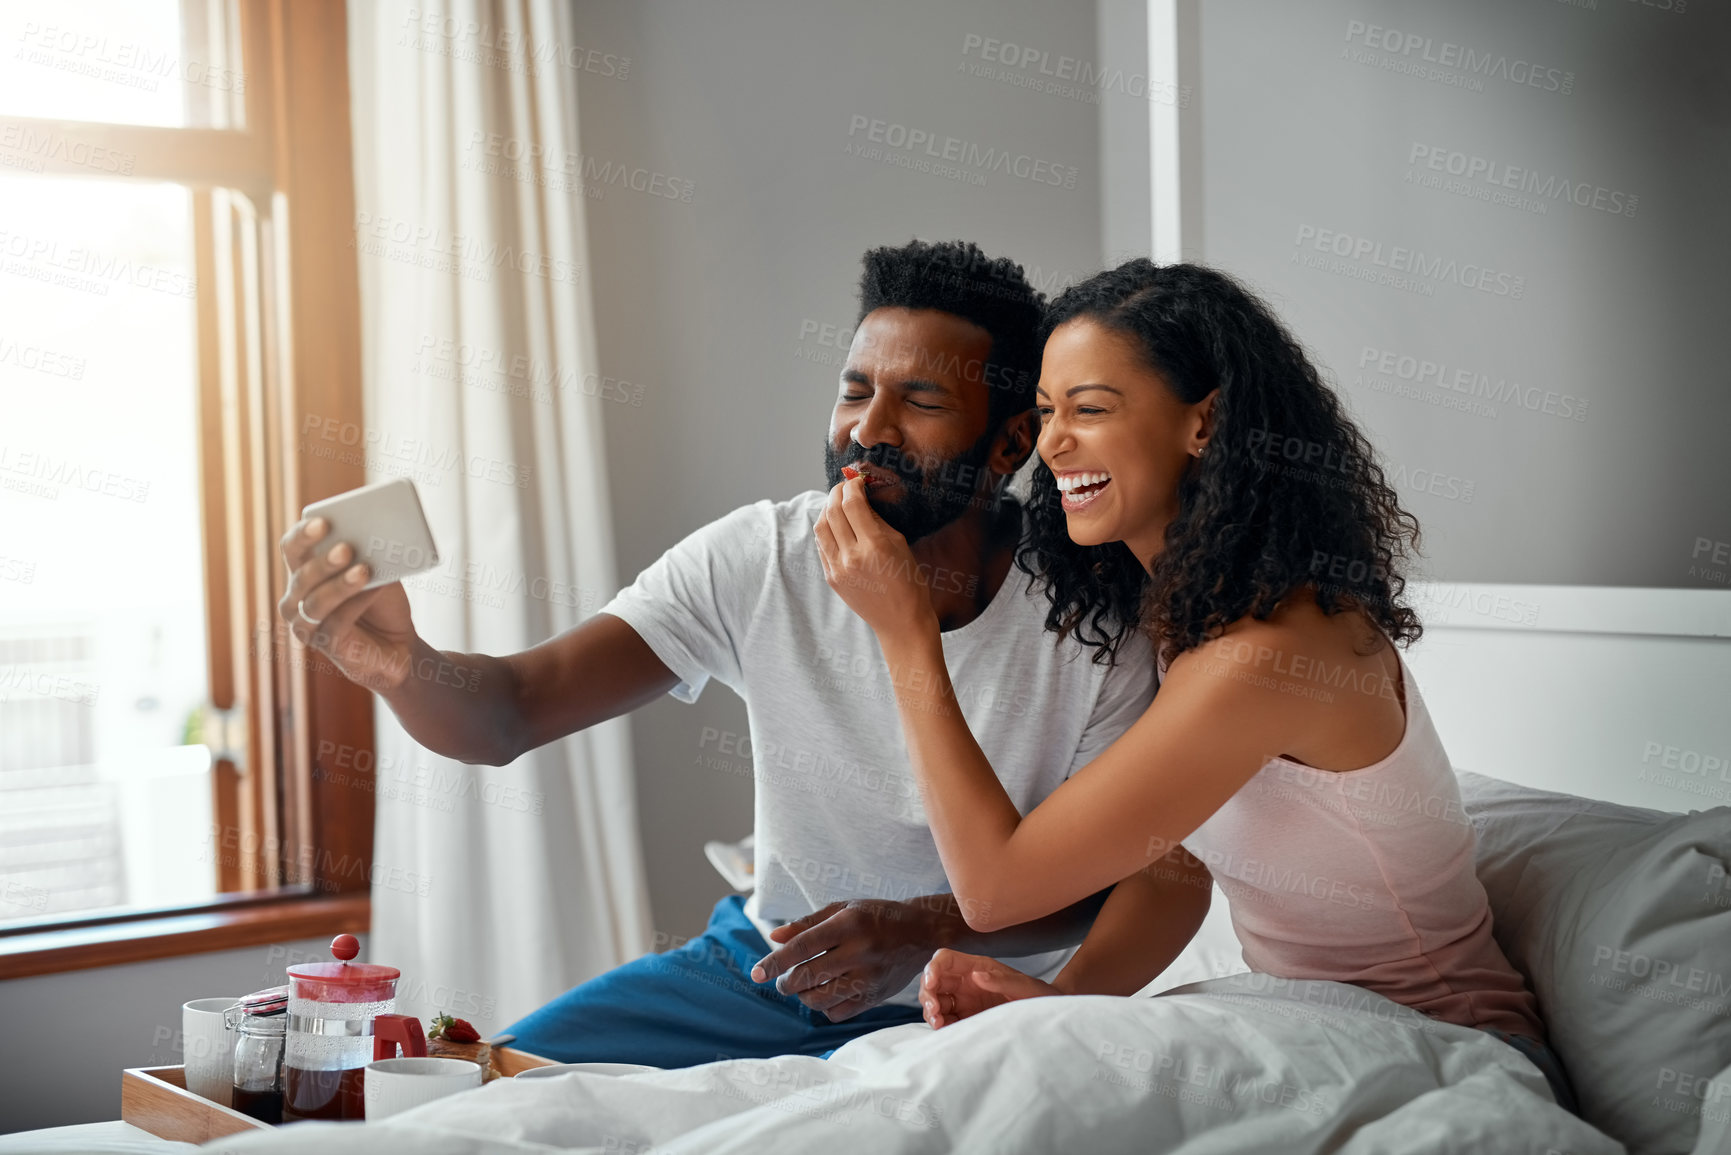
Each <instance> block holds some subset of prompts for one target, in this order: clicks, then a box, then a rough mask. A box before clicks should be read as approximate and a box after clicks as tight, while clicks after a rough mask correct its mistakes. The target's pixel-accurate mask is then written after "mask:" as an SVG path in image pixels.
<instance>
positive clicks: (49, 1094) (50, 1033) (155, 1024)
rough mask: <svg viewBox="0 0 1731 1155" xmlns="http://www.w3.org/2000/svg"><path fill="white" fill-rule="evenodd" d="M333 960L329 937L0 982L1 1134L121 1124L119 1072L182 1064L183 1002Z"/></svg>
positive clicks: (235, 991) (241, 989) (280, 979)
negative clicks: (1, 1042) (4, 1040)
mask: <svg viewBox="0 0 1731 1155" xmlns="http://www.w3.org/2000/svg"><path fill="white" fill-rule="evenodd" d="M357 937H359V938H360V940H361V953H360V955H359V956H358V957H360V958H363V959H368V958H370V956H369V955H368V954H367V936H366V935H359V936H357ZM328 958H330V939H328V938H325V939H308V940H304V941H296V942H288V943H272V944H269V945H265V946H254V947H247V948H245V949H244V950H226V951H211V952H209V953H206V954H192V955H185V956H183V957H181V958H165V959H152V960H151V961H149V962H142V963H132V964H129V965H127V966H117V967H97V968H95V969H93V970H82V971H68V972H67V973H65V974H58V975H34V976H32V977H30V978H24V979H10V980H8V981H6V982H0V1021H3V1022H4V1023H5V1029H6V1033H7V1036H8V1037H9V1038H11V1039H12V1043H11V1044H10V1045H8V1046H5V1047H0V1087H4V1088H5V1091H4V1093H0V1132H8V1131H30V1130H33V1129H35V1128H38V1127H63V1126H67V1125H69V1124H73V1123H96V1122H100V1121H102V1120H104V1119H118V1118H120V1072H121V1071H123V1070H125V1069H126V1068H127V1067H174V1066H179V1065H180V1064H181V1063H183V1062H184V1061H185V1060H184V1059H183V1057H182V1049H183V1048H182V1041H181V1035H180V1006H181V1004H182V1003H185V1002H190V1001H191V1000H193V999H205V998H216V997H219V996H225V995H245V994H250V993H252V992H253V991H257V990H263V989H264V988H265V987H274V986H281V985H282V984H283V983H285V982H287V981H288V976H287V975H286V974H284V968H286V967H288V966H290V965H292V964H295V963H302V962H314V961H318V960H320V959H328ZM378 961H380V962H388V961H389V960H386V959H380V960H378Z"/></svg>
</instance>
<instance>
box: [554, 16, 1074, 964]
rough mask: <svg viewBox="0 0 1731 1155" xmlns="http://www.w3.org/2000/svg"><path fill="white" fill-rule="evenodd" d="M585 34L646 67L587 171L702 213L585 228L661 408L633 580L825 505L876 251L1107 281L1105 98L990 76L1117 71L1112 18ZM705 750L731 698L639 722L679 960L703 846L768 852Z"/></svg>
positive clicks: (602, 90)
mask: <svg viewBox="0 0 1731 1155" xmlns="http://www.w3.org/2000/svg"><path fill="white" fill-rule="evenodd" d="M578 32H579V35H580V36H581V37H582V38H583V40H584V43H585V46H586V47H590V48H593V49H596V50H599V51H603V52H607V53H613V54H616V55H619V56H626V57H629V58H630V65H629V68H628V70H627V74H626V76H625V77H624V78H623V79H621V78H619V77H618V76H606V75H601V74H600V73H598V72H585V73H583V74H582V75H581V77H580V82H579V83H580V87H579V112H580V116H581V131H582V133H583V140H582V150H583V152H584V153H585V154H586V155H587V156H588V157H589V158H592V159H593V161H594V162H595V163H596V164H597V165H599V164H603V163H606V162H612V163H614V164H616V165H629V166H634V167H642V168H645V169H649V170H652V171H654V172H659V173H660V174H662V176H663V177H664V178H667V181H677V182H689V187H690V190H691V199H690V202H689V203H685V202H684V201H683V200H681V199H678V198H669V197H658V196H655V195H652V194H649V193H634V192H632V191H630V190H629V189H627V188H624V187H623V186H615V187H608V188H605V189H604V190H603V191H604V195H603V196H601V197H599V198H596V197H593V196H591V198H590V199H589V200H588V202H587V205H588V211H589V230H590V244H591V249H592V254H593V263H594V276H595V280H596V284H597V285H598V286H599V300H598V303H597V317H596V320H597V324H598V329H599V334H600V336H599V353H600V358H601V368H602V371H603V372H604V373H606V374H610V375H613V376H617V377H621V378H624V379H626V380H628V381H631V382H634V383H641V384H642V385H643V386H644V401H643V404H642V405H641V406H640V407H630V406H623V405H622V406H612V407H609V408H610V409H613V410H615V411H614V412H610V413H609V414H608V415H607V452H608V459H609V462H610V474H611V479H612V486H613V491H612V499H613V514H614V520H615V528H616V532H617V534H618V541H619V559H620V569H621V578H622V580H629V579H630V578H632V577H633V576H634V575H635V574H636V573H637V572H638V571H639V570H641V569H642V568H643V567H644V566H646V565H648V564H649V563H650V562H651V561H653V560H654V559H655V558H656V557H658V556H659V555H660V554H661V553H662V551H664V550H666V549H667V548H668V547H669V546H671V545H673V544H674V543H675V542H677V541H678V540H679V539H680V538H681V537H682V536H683V535H685V534H686V533H689V532H690V531H692V530H694V529H696V528H697V527H698V526H700V525H703V524H704V523H706V522H708V521H710V520H712V519H714V518H716V517H719V516H721V515H722V514H724V513H726V512H727V511H729V510H731V509H734V508H736V507H737V506H739V505H742V504H745V503H748V502H752V501H755V500H758V499H760V498H765V497H768V498H774V499H782V498H786V497H789V496H791V495H793V494H795V493H798V492H800V491H802V490H806V489H812V488H821V487H822V486H823V472H822V465H821V461H822V458H821V447H820V443H821V440H822V437H823V435H824V432H825V430H826V428H827V426H828V418H829V411H830V408H831V405H832V404H833V398H834V395H835V390H836V380H837V372H838V368H839V364H840V359H841V358H842V356H843V351H844V350H845V348H846V345H847V340H848V330H849V329H850V328H851V325H852V322H853V319H854V309H855V297H854V286H855V282H856V281H857V279H858V276H859V258H860V254H861V253H862V252H863V251H864V250H865V249H867V248H869V247H871V246H874V245H880V244H887V243H901V242H904V241H906V240H908V239H910V238H911V237H915V236H918V237H921V238H926V239H943V238H954V237H965V238H968V239H971V240H974V241H976V242H978V243H979V244H980V245H981V246H982V247H983V248H985V249H986V250H987V251H988V252H991V253H993V254H998V253H1004V254H1008V255H1010V256H1013V257H1015V258H1016V259H1018V260H1019V261H1021V262H1022V263H1023V264H1024V265H1027V266H1030V274H1031V276H1032V277H1033V278H1034V279H1035V280H1036V283H1037V284H1041V285H1042V286H1043V287H1047V288H1050V287H1053V286H1055V285H1058V284H1061V283H1065V282H1069V281H1074V280H1076V279H1077V278H1078V277H1080V276H1084V275H1086V274H1088V273H1090V272H1092V271H1093V270H1094V269H1096V268H1097V267H1098V266H1099V264H1100V262H1101V259H1102V249H1101V201H1102V196H1103V192H1102V184H1101V180H1100V175H1099V173H1100V156H1099V146H1098V113H1099V105H1098V102H1097V100H1098V98H1097V96H1095V95H1094V94H1092V93H1085V92H1063V91H1059V92H1048V91H1045V90H1044V88H1043V87H1042V88H1040V89H1036V88H1030V87H1026V86H1025V85H1027V84H1030V83H1035V84H1040V85H1042V86H1043V85H1045V84H1046V83H1047V82H1048V81H1049V80H1050V79H1051V78H1049V77H1044V76H1041V75H1040V72H1039V66H1038V64H1037V63H1030V64H1028V65H1026V66H1021V65H1020V60H1019V57H1020V55H1021V53H1020V51H1018V53H1017V58H1018V67H1016V68H1004V67H1003V66H1002V65H1000V64H997V63H995V62H989V61H985V60H982V59H981V56H982V52H983V50H984V45H985V42H986V41H987V40H995V41H1010V42H1014V43H1016V44H1017V46H1018V49H1023V48H1031V49H1035V50H1039V51H1044V52H1046V53H1047V57H1046V59H1047V60H1048V61H1049V62H1050V63H1049V64H1048V65H1047V67H1049V68H1052V69H1054V70H1055V69H1056V68H1057V64H1056V61H1057V60H1058V58H1059V57H1065V56H1067V57H1070V58H1072V59H1074V60H1078V61H1084V60H1085V61H1090V62H1097V56H1096V53H1097V43H1096V30H1095V16H1094V7H1093V4H1092V3H1071V4H1052V3H1046V4H1038V5H1036V4H1030V3H1003V2H1001V0H962V2H957V3H946V4H944V5H942V6H936V5H930V4H926V3H920V2H917V0H897V2H894V3H874V4H859V3H843V2H840V0H815V2H814V0H755V2H742V3H727V4H714V3H706V2H700V0H630V2H627V0H608V2H594V3H587V2H586V3H583V4H580V5H579V6H578ZM970 36H974V37H978V43H977V45H976V42H974V41H970V40H969V37H970ZM970 45H976V46H974V47H970ZM998 54H999V55H1002V54H1003V53H1002V52H1001V51H1000V52H999V53H998ZM970 66H974V67H977V68H983V69H984V71H985V72H986V73H987V75H974V74H973V73H971V72H970V71H969V67H970ZM1000 70H1001V72H1000ZM1018 82H1020V83H1018ZM856 117H862V118H865V120H866V121H867V122H868V123H869V122H870V121H872V120H881V121H884V122H886V128H885V130H884V134H885V135H888V133H889V132H890V131H891V130H890V129H888V127H887V126H888V125H902V126H906V127H907V128H909V129H917V130H922V131H925V132H928V133H930V134H932V135H933V136H934V137H937V138H943V137H950V136H953V137H956V138H959V139H960V140H962V141H964V142H967V143H968V144H971V145H974V146H976V148H977V149H978V150H979V151H980V152H983V151H984V150H986V149H997V150H999V151H1008V152H1010V153H1013V154H1026V155H1028V156H1030V157H1032V158H1035V159H1039V160H1044V161H1047V162H1049V163H1052V164H1057V165H1062V166H1066V167H1073V168H1074V169H1075V170H1076V175H1075V182H1074V187H1073V188H1065V187H1062V186H1061V185H1060V186H1057V187H1054V186H1051V185H1047V184H1042V183H1037V182H1035V181H1034V180H1031V179H1019V178H1017V177H1016V176H1014V175H1010V174H1007V173H1003V172H983V173H980V172H978V170H976V169H970V170H969V173H970V174H974V175H979V176H983V178H984V182H983V183H975V181H974V179H973V175H970V177H969V179H967V180H955V179H950V178H948V177H946V176H943V175H938V174H934V173H931V172H924V171H916V170H914V169H910V168H907V167H899V166H897V165H896V164H894V163H891V160H890V159H885V158H893V159H906V158H908V157H910V156H914V157H917V156H919V155H920V152H913V153H910V152H909V150H907V149H905V148H902V149H897V148H891V147H888V145H887V144H880V145H879V147H880V149H881V155H880V158H879V159H872V158H870V157H867V156H857V155H850V154H849V151H848V150H849V146H850V144H851V145H854V146H860V145H864V146H867V148H868V149H869V148H870V146H871V145H872V144H873V142H872V141H870V140H869V139H868V138H869V136H870V135H871V130H870V129H869V127H868V128H867V129H864V130H860V129H858V128H857V127H855V126H856V125H857V123H858V122H857V121H856V120H855V118H856ZM850 130H851V132H852V135H850ZM897 135H898V139H899V133H898V134H897ZM921 151H923V150H921ZM639 183H642V182H639ZM664 184H665V187H671V188H677V189H683V188H684V187H685V185H683V184H677V185H676V184H670V183H666V182H664ZM825 326H833V327H834V329H835V330H839V333H834V332H833V331H832V332H830V333H826V330H825V328H824V327H825ZM814 329H815V332H814V331H813V330H814ZM826 336H827V337H828V340H827V342H826V340H825V338H826ZM838 346H839V347H838ZM706 727H708V728H710V730H709V731H706V729H705V728H706ZM706 732H709V733H717V732H732V733H734V734H742V733H744V732H745V711H744V708H743V706H742V704H741V703H740V702H739V701H738V700H737V699H736V698H735V697H734V696H733V695H732V694H731V693H730V692H729V691H728V690H727V689H725V688H724V687H719V686H711V687H710V688H709V689H707V690H706V691H705V692H704V695H703V697H702V698H701V699H700V700H699V701H698V702H697V703H696V704H695V705H684V704H681V703H678V702H674V701H672V700H671V699H669V700H664V701H662V702H659V703H656V704H654V705H651V706H649V707H648V708H646V709H644V710H641V711H639V712H638V714H637V716H636V718H635V721H634V729H633V738H634V741H635V743H636V751H637V771H638V781H639V784H640V802H641V814H642V826H643V838H644V845H645V851H646V855H647V859H648V867H649V881H650V888H651V896H652V900H653V904H654V917H655V926H656V928H657V931H658V935H659V936H660V937H661V943H660V944H659V945H666V944H667V943H669V942H671V941H673V939H675V938H676V937H679V936H685V935H691V934H695V933H697V932H698V931H700V930H701V929H702V926H703V924H704V921H705V920H706V918H707V916H708V913H709V908H710V907H711V906H712V905H713V904H714V902H715V900H716V899H717V898H718V897H720V896H721V895H722V894H724V893H727V886H726V884H725V883H723V882H722V881H721V879H720V878H719V876H717V875H716V874H715V872H714V871H713V870H712V869H711V868H710V867H709V865H708V864H707V862H706V861H705V859H704V857H703V853H702V843H703V842H704V840H706V839H710V838H725V839H734V838H739V837H741V836H743V835H745V834H746V833H747V832H749V831H750V829H751V798H752V794H751V790H752V787H751V781H750V779H749V777H747V776H746V771H747V768H748V766H749V763H748V762H747V761H745V760H742V759H738V758H728V757H726V756H725V755H723V756H722V758H721V761H722V762H723V763H724V764H726V765H730V766H733V767H735V768H736V770H737V771H738V772H734V773H730V772H727V771H717V770H714V769H705V768H704V767H703V766H700V765H696V764H695V763H697V762H698V761H699V759H700V758H701V757H702V756H704V755H706V754H708V755H721V754H722V751H721V750H720V749H719V744H720V741H719V739H715V738H712V739H711V740H710V741H709V742H708V743H707V744H706V743H705V741H704V735H705V733H706Z"/></svg>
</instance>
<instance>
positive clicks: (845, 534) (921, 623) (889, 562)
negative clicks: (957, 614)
mask: <svg viewBox="0 0 1731 1155" xmlns="http://www.w3.org/2000/svg"><path fill="white" fill-rule="evenodd" d="M816 528H817V552H818V556H819V557H821V558H822V559H823V576H824V580H826V581H827V582H829V588H830V589H832V590H834V591H835V592H836V593H838V594H840V595H841V600H842V601H844V602H846V603H847V604H848V607H849V608H850V609H852V610H853V612H854V613H856V614H858V615H859V616H860V617H861V619H863V620H864V621H865V623H866V625H868V626H870V627H871V628H872V629H873V630H874V631H876V633H877V635H878V637H879V638H880V639H881V638H883V637H885V636H886V635H896V634H904V633H911V632H913V631H917V630H920V629H922V628H926V627H928V626H929V628H930V629H931V631H932V632H933V633H934V634H935V633H936V632H937V614H936V613H935V611H933V609H932V599H931V594H930V593H929V592H928V590H927V588H926V583H925V581H924V580H923V579H922V575H921V573H920V569H921V566H920V564H919V563H918V562H916V561H914V551H913V550H912V549H910V548H909V547H908V541H907V538H905V537H903V536H902V535H901V534H899V533H897V532H896V531H895V530H893V529H891V528H890V527H889V525H888V524H887V523H886V522H885V521H884V519H883V518H881V517H879V516H878V515H877V511H876V510H874V509H873V508H872V507H871V503H870V502H869V501H867V500H866V495H865V478H863V477H861V476H860V475H858V474H855V475H854V476H853V477H849V478H847V479H846V480H844V481H843V482H842V483H841V484H840V485H838V486H836V487H835V488H834V489H832V490H830V491H829V504H828V505H826V506H825V507H824V511H823V516H822V517H820V518H818V520H817V527H816Z"/></svg>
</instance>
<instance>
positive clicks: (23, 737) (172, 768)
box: [0, 0, 373, 977]
mask: <svg viewBox="0 0 1731 1155" xmlns="http://www.w3.org/2000/svg"><path fill="white" fill-rule="evenodd" d="M345 21H346V16H345V13H344V8H343V4H342V3H341V2H340V0H313V2H297V3H290V2H287V0H76V2H74V0H31V2H24V3H13V4H9V5H7V7H6V9H5V11H4V14H3V15H0V40H3V41H4V42H5V43H7V44H8V45H11V46H13V49H12V50H9V52H10V53H11V55H10V56H9V59H8V62H7V67H6V68H5V69H3V70H0V205H3V206H4V212H0V414H3V417H0V525H4V526H6V527H7V532H6V534H5V535H4V539H3V541H0V977H11V976H15V975H18V974H26V973H33V972H34V971H37V970H44V969H66V968H67V967H68V966H78V965H100V964H102V963H107V962H115V961H123V960H124V959H125V958H127V957H155V956H160V955H163V954H172V953H178V952H180V951H182V950H187V949H215V948H217V947H221V946H226V945H237V944H239V943H241V942H246V941H268V940H269V939H270V938H272V937H275V936H277V935H278V932H279V930H281V928H284V927H290V926H292V927H294V928H296V929H295V931H294V933H320V932H321V929H322V928H323V927H324V926H326V925H329V927H330V928H331V929H332V930H333V931H335V930H339V929H340V930H359V929H365V923H366V906H365V895H366V892H367V887H368V879H369V874H370V865H371V843H372V796H371V793H370V789H369V787H370V783H368V782H365V781H356V780H355V777H356V776H354V775H352V774H351V775H345V776H344V777H343V778H342V779H341V780H340V782H336V781H332V780H328V779H321V778H320V777H319V776H315V775H314V774H313V773H312V767H311V761H312V759H311V747H312V745H313V741H314V739H313V737H312V736H313V735H314V734H316V735H317V739H318V740H327V741H332V742H336V743H339V744H341V745H342V746H344V747H346V748H352V749H370V748H371V747H372V741H373V734H372V701H371V696H370V695H369V694H368V693H367V692H366V691H365V690H364V689H362V688H360V687H357V686H353V685H351V684H349V683H348V682H347V681H346V679H343V678H342V677H341V675H340V674H338V673H337V672H336V671H335V670H334V669H331V668H330V667H329V666H328V664H326V663H323V662H322V660H320V661H308V660H307V659H308V657H309V653H308V652H307V651H305V650H302V649H301V648H300V647H299V645H298V643H295V642H294V641H293V640H292V638H291V637H290V635H289V634H288V631H287V628H286V627H284V626H282V625H281V624H280V623H279V621H278V619H277V616H276V601H277V599H278V598H279V597H280V596H281V594H282V589H283V586H284V584H285V581H286V574H285V573H284V572H283V566H282V562H281V559H280V557H279V555H278V552H277V541H278V539H279V538H280V537H281V535H282V534H283V532H284V531H285V530H286V529H287V527H288V526H289V525H290V524H291V523H292V522H293V521H295V520H296V518H297V517H298V516H299V510H300V508H301V506H302V505H304V504H305V503H306V502H307V501H310V500H314V499H316V498H318V497H323V496H326V495H328V494H332V493H338V492H341V491H343V490H345V489H350V488H353V487H354V486H357V485H360V484H363V483H364V482H365V480H366V478H365V475H364V466H363V465H362V463H361V462H359V461H358V460H342V459H332V458H328V457H325V458H315V457H312V456H303V455H302V454H300V453H299V452H298V450H297V444H296V442H297V430H298V429H299V428H301V416H302V415H303V414H308V413H316V414H319V415H320V418H321V419H326V418H329V417H331V416H336V417H337V418H338V419H339V420H347V421H353V422H354V423H355V424H357V425H359V424H360V423H361V420H362V418H361V396H360V335H359V326H358V317H359V291H358V285H357V281H356V273H355V263H354V248H353V246H352V244H351V243H350V242H351V240H352V236H353V232H352V221H353V215H354V207H353V178H352V171H351V162H350V157H349V147H350V145H349V123H348V77H347V71H346V70H347V56H346V51H345V50H344V46H345V44H346V27H345ZM311 335H316V338H317V339H316V340H313V339H311ZM310 656H312V657H315V658H316V655H310ZM189 919H190V920H192V921H190V922H189V921H188V920H189ZM282 933H287V931H282ZM237 936H238V937H237Z"/></svg>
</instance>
